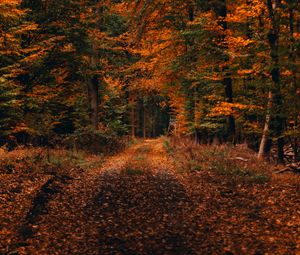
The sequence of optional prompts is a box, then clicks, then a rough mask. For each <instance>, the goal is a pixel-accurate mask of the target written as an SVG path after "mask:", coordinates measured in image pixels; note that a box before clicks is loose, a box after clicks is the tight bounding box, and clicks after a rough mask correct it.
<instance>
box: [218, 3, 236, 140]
mask: <svg viewBox="0 0 300 255" xmlns="http://www.w3.org/2000/svg"><path fill="white" fill-rule="evenodd" d="M217 10H218V11H217V14H218V16H219V17H221V18H222V20H221V22H220V25H221V26H222V28H223V33H224V35H222V40H223V41H225V34H226V30H227V29H228V24H227V21H226V17H227V1H226V0H222V3H221V4H220V6H219V7H218V8H217ZM226 50H227V46H226V44H225V46H224V51H226ZM224 56H225V57H224V61H225V62H228V61H229V56H228V54H226V53H224ZM223 73H224V79H223V85H224V89H225V99H226V102H228V103H233V86H232V78H231V73H230V71H229V66H228V65H226V66H225V67H224V69H223ZM227 132H228V138H229V141H230V142H232V143H233V144H235V143H236V128H235V118H234V116H233V115H230V116H229V117H228V131H227Z"/></svg>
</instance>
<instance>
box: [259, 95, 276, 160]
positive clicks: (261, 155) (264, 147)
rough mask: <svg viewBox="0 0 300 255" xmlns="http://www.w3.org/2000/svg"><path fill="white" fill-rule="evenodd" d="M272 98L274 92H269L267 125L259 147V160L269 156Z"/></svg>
mask: <svg viewBox="0 0 300 255" xmlns="http://www.w3.org/2000/svg"><path fill="white" fill-rule="evenodd" d="M272 98H273V95H272V92H271V91H269V95H268V105H267V114H266V119H265V125H264V129H263V133H262V138H261V142H260V146H259V151H258V156H257V157H258V158H259V159H263V158H265V157H266V156H267V155H266V154H267V145H268V140H269V133H270V122H271V108H272Z"/></svg>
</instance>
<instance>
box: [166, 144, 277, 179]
mask: <svg viewBox="0 0 300 255" xmlns="http://www.w3.org/2000/svg"><path fill="white" fill-rule="evenodd" d="M165 148H166V150H167V151H168V153H169V155H171V156H172V157H173V158H174V159H175V163H176V164H177V169H178V170H179V171H181V172H199V171H213V172H215V173H217V174H220V175H223V176H227V177H230V178H236V179H239V181H246V182H255V183H264V182H266V181H268V180H270V177H271V167H270V164H268V163H267V162H265V161H259V160H257V158H256V154H255V153H254V152H253V151H252V150H250V149H248V148H247V146H246V145H237V146H232V145H228V144H224V145H218V146H217V145H199V144H195V143H194V142H193V141H191V140H188V139H171V140H165Z"/></svg>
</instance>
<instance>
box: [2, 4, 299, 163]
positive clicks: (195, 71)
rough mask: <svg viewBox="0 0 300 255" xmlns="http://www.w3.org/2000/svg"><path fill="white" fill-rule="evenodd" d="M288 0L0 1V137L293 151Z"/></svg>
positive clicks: (295, 80) (292, 8)
mask: <svg viewBox="0 0 300 255" xmlns="http://www.w3.org/2000/svg"><path fill="white" fill-rule="evenodd" d="M299 10H300V4H299V2H298V1H296V0H264V1H260V0H252V1H249V0H227V1H226V0H211V1H203V0H189V1H181V0H175V1H171V0H154V1H146V0H139V1H125V0H123V1H122V0H121V1H115V0H105V1H97V0H64V1H54V0H46V1H40V0H34V1H28V0H23V1H22V0H4V1H1V2H0V99H1V100H0V136H1V138H0V139H1V144H5V143H8V144H11V145H12V146H13V145H16V144H18V143H38V144H41V143H46V144H48V143H51V141H53V140H55V138H56V137H58V136H61V135H63V136H64V137H65V136H76V135H77V136H80V135H81V134H83V133H84V132H92V133H94V134H95V135H99V134H101V135H104V136H105V135H110V136H121V135H124V134H127V133H129V134H132V135H133V136H144V137H149V136H157V135H159V134H162V133H163V132H166V131H167V130H169V132H173V133H174V134H175V135H188V136H191V137H193V138H195V140H196V141H197V142H202V143H203V142H205V143H206V142H209V141H211V140H213V139H218V140H219V141H221V142H231V143H238V142H244V141H247V143H248V144H250V145H251V146H253V148H255V149H256V150H257V151H259V156H260V157H264V156H266V155H267V154H268V153H269V151H270V149H271V147H272V145H274V147H275V146H276V147H277V159H278V161H279V162H283V160H284V145H291V146H292V148H293V150H294V154H295V159H298V158H299V154H300V153H299V149H298V147H299V143H300V133H299V130H300V128H299V125H300V124H299V121H300V115H299V113H300V100H299V97H300V87H299V86H300V85H299V72H298V71H299V53H300V31H299V30H300V19H299Z"/></svg>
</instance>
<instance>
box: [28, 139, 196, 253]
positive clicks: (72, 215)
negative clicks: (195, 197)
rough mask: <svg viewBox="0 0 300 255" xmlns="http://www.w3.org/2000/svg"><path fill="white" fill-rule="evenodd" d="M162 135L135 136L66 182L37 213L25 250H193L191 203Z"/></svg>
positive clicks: (77, 251)
mask: <svg viewBox="0 0 300 255" xmlns="http://www.w3.org/2000/svg"><path fill="white" fill-rule="evenodd" d="M163 143H164V142H163V138H159V139H155V140H143V141H138V143H137V144H134V145H132V146H131V147H130V148H128V149H127V150H125V151H124V152H122V153H120V154H118V155H115V156H112V157H110V158H108V159H107V160H106V161H105V162H104V164H103V166H102V167H101V168H99V169H93V170H89V171H87V172H85V173H83V174H82V176H78V178H76V179H75V180H74V181H72V183H70V184H69V185H68V186H66V187H65V188H64V190H63V192H60V193H59V194H57V195H56V197H55V198H54V199H53V200H52V201H50V202H49V203H48V205H47V214H44V215H41V216H40V217H39V218H38V221H37V224H36V226H32V227H33V228H35V234H34V236H33V237H32V238H30V239H29V240H27V242H28V243H29V246H28V247H27V248H26V250H27V251H26V252H27V253H28V254H86V255H88V254H175V253H174V252H176V254H193V252H192V250H191V248H190V247H189V243H191V242H190V240H188V238H191V237H192V235H188V234H186V233H184V232H186V231H189V229H188V228H187V227H186V226H187V224H188V223H186V224H184V215H186V214H187V213H188V212H186V210H189V208H190V206H187V205H188V204H190V203H191V201H190V199H189V197H188V195H187V193H186V190H185V188H184V186H183V185H182V184H181V183H180V181H179V180H178V179H177V178H176V176H175V174H174V164H173V162H172V160H171V159H170V158H169V157H168V155H167V153H166V152H165V149H164V144H163Z"/></svg>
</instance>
